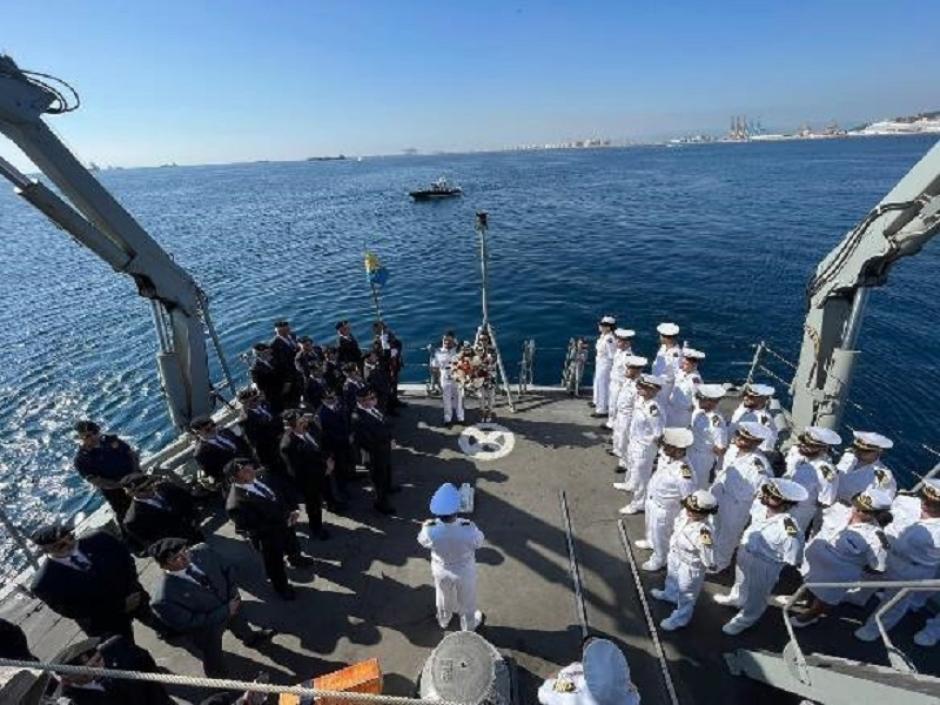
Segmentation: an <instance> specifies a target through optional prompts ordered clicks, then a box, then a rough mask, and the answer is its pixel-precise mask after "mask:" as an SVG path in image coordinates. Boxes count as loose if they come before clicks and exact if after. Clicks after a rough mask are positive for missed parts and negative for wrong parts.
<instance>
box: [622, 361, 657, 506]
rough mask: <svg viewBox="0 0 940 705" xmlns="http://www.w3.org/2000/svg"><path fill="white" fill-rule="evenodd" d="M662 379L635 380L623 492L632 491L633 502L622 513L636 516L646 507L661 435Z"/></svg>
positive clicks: (651, 377)
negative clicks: (660, 405)
mask: <svg viewBox="0 0 940 705" xmlns="http://www.w3.org/2000/svg"><path fill="white" fill-rule="evenodd" d="M662 385H663V378H662V377H659V376H657V375H651V374H645V373H644V374H642V375H640V378H639V379H638V380H637V383H636V387H637V398H636V404H635V406H634V407H633V417H632V418H631V419H630V442H629V444H628V445H627V474H626V477H625V478H624V483H625V489H626V490H627V491H629V492H633V499H632V500H631V501H630V502H629V503H627V504H626V505H625V506H623V507H621V509H620V513H621V514H637V513H639V512H642V511H643V508H644V505H645V504H646V486H647V484H648V483H649V481H650V475H651V474H652V473H653V463H654V461H655V460H656V450H657V449H658V447H659V439H660V438H661V437H662V435H663V428H664V426H663V412H662V410H661V409H660V407H659V402H657V401H656V395H657V394H658V393H659V390H660V389H662Z"/></svg>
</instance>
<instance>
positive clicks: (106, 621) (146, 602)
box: [75, 588, 166, 643]
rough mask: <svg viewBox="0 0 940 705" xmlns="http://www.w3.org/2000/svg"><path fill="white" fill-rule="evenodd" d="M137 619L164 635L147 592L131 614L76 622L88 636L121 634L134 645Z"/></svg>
mask: <svg viewBox="0 0 940 705" xmlns="http://www.w3.org/2000/svg"><path fill="white" fill-rule="evenodd" d="M142 589H143V588H141V590H142ZM135 619H136V620H137V621H139V622H140V623H141V624H145V625H147V626H148V627H150V628H151V629H153V630H154V631H155V632H157V633H161V634H162V633H163V632H164V631H165V629H166V627H165V626H164V625H163V622H161V621H160V620H159V618H158V617H157V615H155V614H154V613H153V611H152V610H151V609H150V595H148V594H147V593H146V592H144V593H143V597H142V598H141V600H140V604H138V605H137V608H136V609H134V610H133V611H131V612H124V611H122V610H118V611H114V612H101V613H98V614H94V615H91V616H90V617H84V618H79V619H76V620H75V621H76V622H78V626H80V627H81V628H82V631H84V632H85V633H86V634H87V635H88V636H100V637H106V636H112V635H114V634H120V635H121V636H123V637H125V638H127V640H128V641H130V642H131V643H134V620H135Z"/></svg>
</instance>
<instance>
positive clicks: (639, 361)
mask: <svg viewBox="0 0 940 705" xmlns="http://www.w3.org/2000/svg"><path fill="white" fill-rule="evenodd" d="M648 362H649V360H647V359H646V358H645V357H643V356H642V355H627V357H626V358H625V359H624V364H626V366H627V367H646V363H648Z"/></svg>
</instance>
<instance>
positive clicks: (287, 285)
mask: <svg viewBox="0 0 940 705" xmlns="http://www.w3.org/2000/svg"><path fill="white" fill-rule="evenodd" d="M934 141H935V140H934V139H933V138H930V137H927V136H905V137H896V138H895V137H881V138H859V139H837V140H816V141H794V142H783V143H742V144H711V145H690V146H683V147H677V148H667V147H664V146H642V147H629V148H622V149H621V148H604V149H585V150H549V151H526V152H503V153H479V154H465V155H436V156H420V155H418V156H396V157H377V158H366V159H363V160H362V161H358V160H345V161H309V162H308V161H298V162H283V163H274V162H258V163H251V164H230V165H220V166H214V165H208V166H184V167H175V166H174V167H163V168H140V169H123V170H117V169H115V170H106V171H102V172H100V173H98V174H97V176H98V178H99V180H100V181H101V182H102V183H103V184H104V186H106V187H107V188H108V189H109V190H110V191H111V192H112V193H113V194H114V195H115V196H116V197H117V198H118V199H119V201H120V202H121V203H122V204H123V205H124V206H125V207H126V208H127V209H128V210H129V211H130V212H131V213H132V214H133V215H134V216H135V217H136V218H137V219H138V221H139V222H140V223H141V224H142V225H143V226H144V228H145V229H146V230H147V231H148V232H149V233H150V234H151V235H152V236H153V237H154V238H155V239H156V240H157V241H159V242H160V243H161V245H162V246H163V247H164V248H166V250H167V251H168V252H170V253H171V255H172V257H173V258H174V260H175V261H176V262H177V263H179V264H180V265H182V266H183V267H185V268H186V269H187V270H189V272H191V273H192V275H193V276H194V277H195V279H196V280H197V281H198V282H199V283H200V285H201V286H202V287H203V288H204V289H205V291H206V292H207V293H208V295H209V297H210V301H211V303H210V306H211V312H212V316H213V318H214V321H215V324H216V327H217V329H218V332H219V334H220V336H221V340H222V343H223V346H224V349H225V350H226V353H227V356H228V358H229V360H230V362H231V364H232V367H233V369H234V372H235V374H236V377H237V380H238V382H239V383H244V382H245V381H246V379H247V363H246V357H245V353H246V352H247V351H248V350H249V349H250V347H251V345H252V344H253V343H255V342H257V341H261V340H266V339H269V338H270V337H271V335H272V332H273V331H272V324H273V322H274V321H275V320H277V319H280V318H286V319H288V320H289V321H290V322H291V324H292V326H293V328H294V329H295V330H296V331H298V332H299V333H302V334H308V335H311V336H313V337H314V338H315V339H316V340H317V341H318V342H323V343H329V342H331V341H332V340H333V339H334V338H335V332H334V324H335V322H336V321H337V320H339V319H349V320H350V321H351V322H352V324H353V329H354V332H355V333H356V335H357V336H358V338H359V340H360V341H367V340H368V339H369V338H370V335H369V329H370V323H371V321H372V320H373V318H374V315H375V312H374V306H373V300H372V296H371V291H370V288H369V286H368V284H367V281H366V277H365V273H364V269H363V253H364V252H365V251H366V250H370V251H373V252H375V253H376V254H377V255H378V256H379V258H380V259H381V261H382V263H383V264H384V265H385V266H386V268H387V269H388V271H389V275H390V276H389V279H388V282H387V283H386V285H385V286H384V287H382V288H381V290H380V292H379V293H380V304H381V308H382V312H383V315H384V317H385V319H386V321H387V322H388V323H389V324H390V325H391V326H392V328H393V329H394V330H395V331H396V332H397V334H398V335H399V337H400V338H402V340H403V341H404V343H405V361H406V368H405V372H404V379H405V380H406V381H412V382H420V381H422V380H424V379H425V378H426V376H427V368H426V363H427V352H426V348H427V346H428V345H429V344H434V343H436V342H437V341H438V340H439V338H440V336H441V334H442V333H443V331H445V330H447V329H453V330H455V331H456V332H457V334H458V336H460V337H462V338H471V337H472V336H473V333H474V330H475V327H476V326H477V325H478V324H479V323H480V320H481V307H480V270H479V259H478V241H477V235H476V233H475V231H474V222H475V214H476V212H477V211H481V210H483V211H486V212H487V213H488V221H489V231H488V243H489V249H490V261H489V308H490V318H491V321H492V324H493V326H494V328H495V331H496V334H497V338H498V342H499V345H500V348H501V350H502V354H503V357H504V358H505V361H506V369H507V373H508V375H509V377H510V378H511V379H512V380H516V379H517V377H518V374H519V363H520V359H521V351H522V345H523V342H524V341H525V340H528V339H531V340H534V341H535V344H536V354H535V381H536V383H539V384H557V383H558V382H559V381H560V378H561V372H562V366H563V360H564V354H565V348H566V346H567V343H568V340H569V339H570V338H572V337H576V336H587V337H593V336H594V335H595V334H596V322H597V320H598V319H599V317H600V316H602V315H604V314H613V315H615V316H616V317H617V319H618V322H619V323H620V325H622V326H626V327H630V328H633V329H635V330H636V331H637V336H636V344H635V348H637V349H638V350H639V351H640V352H641V353H644V354H652V353H654V351H655V348H656V335H655V326H656V324H657V323H659V322H660V321H667V320H668V321H675V322H676V323H678V324H679V325H680V327H681V333H680V338H681V339H682V340H683V341H687V342H688V344H689V345H693V346H695V347H696V348H699V349H701V350H703V351H705V352H706V354H707V358H706V360H705V361H704V364H703V366H702V374H703V377H704V378H705V379H706V381H716V382H722V381H740V380H742V379H743V378H744V376H745V375H746V374H747V370H748V365H749V362H750V360H751V358H752V356H753V353H754V345H755V344H756V343H757V342H758V341H762V340H763V341H766V342H767V344H769V345H770V346H771V347H772V348H773V349H774V350H775V351H777V352H778V353H779V354H780V355H781V356H782V357H783V358H784V359H786V360H789V361H795V360H796V358H797V355H798V352H799V346H800V342H801V335H802V322H803V318H804V313H805V306H806V302H805V294H804V290H805V285H806V282H807V280H808V278H809V277H810V275H811V274H812V272H813V271H814V268H815V266H816V264H817V263H818V262H819V260H820V259H821V258H822V257H823V256H824V255H825V254H826V253H827V252H828V251H829V250H830V249H831V248H832V247H833V246H834V245H835V244H837V243H838V242H839V241H840V239H841V238H842V237H843V235H844V234H845V233H846V231H847V230H848V229H850V228H851V227H852V226H853V225H854V224H856V223H857V222H858V221H859V220H860V219H861V218H862V217H863V216H864V215H865V214H866V213H867V212H868V211H869V210H870V209H871V208H872V207H873V206H874V205H875V204H877V203H878V201H879V200H880V199H881V198H882V197H883V196H884V194H885V193H887V191H888V190H890V189H891V187H892V186H893V185H894V184H895V183H896V182H897V181H898V179H900V178H901V177H902V176H903V175H904V174H905V172H907V170H908V169H910V167H911V166H912V165H913V164H914V163H916V162H917V160H918V159H920V158H921V157H922V156H923V155H924V154H925V153H926V152H927V151H928V149H929V148H930V147H931V146H932V145H933V143H934ZM4 156H7V157H9V156H11V155H4ZM440 176H446V177H447V178H448V179H450V180H452V181H454V182H456V183H458V184H459V185H460V186H462V187H463V189H464V195H463V197H461V198H455V199H450V200H446V201H440V202H429V203H415V202H412V200H411V199H410V198H409V197H408V195H407V194H408V191H409V190H412V189H415V188H418V187H421V186H424V185H426V184H428V183H429V182H431V181H433V180H435V179H437V178H438V177H440ZM938 271H940V247H938V246H937V245H929V246H928V247H926V248H925V250H924V251H923V252H922V253H921V254H920V255H918V256H917V257H914V258H909V259H906V260H903V261H901V262H900V263H898V265H897V266H896V268H895V269H894V270H893V271H892V272H891V275H890V281H889V283H888V284H887V285H886V286H884V287H881V288H879V289H877V290H876V291H874V292H873V295H872V296H871V297H870V304H869V307H868V310H867V314H866V317H865V323H864V328H863V331H862V334H861V338H860V348H861V351H862V353H861V356H860V359H859V364H858V366H857V368H856V373H855V377H854V385H853V388H852V397H851V398H852V402H853V404H854V405H853V406H852V407H851V409H850V410H849V412H848V414H847V417H846V423H847V424H848V426H849V427H851V428H857V429H870V430H878V431H881V432H882V433H885V434H886V435H888V436H890V437H891V438H893V439H894V440H895V443H896V447H895V449H894V450H892V451H891V452H890V454H889V455H888V456H887V461H888V463H889V465H890V466H892V467H893V468H894V469H895V471H896V472H897V473H898V474H899V475H900V476H901V478H902V484H909V483H911V482H913V481H914V480H915V479H916V475H917V474H918V473H923V472H925V471H927V470H929V469H930V468H931V467H932V466H933V465H934V463H935V462H937V460H938V459H940V458H938V457H937V451H936V450H935V449H940V439H938V438H937V437H936V419H937V417H938V415H940V400H938V395H937V390H938V389H940V373H938V362H937V361H938V357H937V352H936V351H937V349H938V346H940V332H938V330H937V329H936V328H934V326H935V325H936V322H937V321H938V320H940V276H938V275H937V272H938ZM0 300H2V302H3V305H2V309H0V428H2V429H3V431H2V438H3V443H2V451H0V452H2V455H0V498H2V502H3V508H4V510H5V512H6V513H7V514H8V515H9V517H10V518H11V520H12V521H13V522H14V523H16V524H17V525H18V526H19V527H21V528H22V529H23V530H26V531H28V530H30V529H31V528H33V527H34V526H36V525H37V524H38V523H40V522H41V521H43V520H45V519H47V518H49V517H53V516H55V517H72V516H75V515H76V514H78V515H79V516H80V515H81V514H82V513H87V512H89V511H91V510H93V509H94V508H95V507H96V506H98V504H99V503H100V499H99V497H98V496H97V495H96V494H95V492H94V491H92V490H91V488H90V487H89V486H88V485H87V484H85V483H84V482H83V481H82V480H81V479H80V478H78V477H77V475H76V474H75V472H74V470H73V467H72V459H73V456H74V452H75V448H76V444H75V440H74V437H73V433H72V425H73V424H74V422H75V421H76V420H78V419H82V418H91V419H96V420H98V421H99V422H100V423H101V424H102V425H103V426H104V428H105V429H106V430H107V431H110V432H114V433H117V434H120V435H121V436H124V437H126V438H127V439H129V440H130V441H131V442H132V443H133V444H134V445H136V446H137V447H138V448H140V449H141V451H142V452H143V453H144V454H146V453H147V452H151V451H155V450H157V449H158V448H160V447H161V445H163V444H165V443H166V442H167V441H169V440H171V439H172V438H173V437H174V431H173V429H172V427H171V425H170V423H169V419H168V416H167V413H166V409H165V405H164V402H163V399H162V397H161V393H160V386H159V383H158V380H157V374H156V368H155V353H156V349H157V339H156V336H155V333H154V330H153V325H152V321H151V314H150V306H149V304H148V303H147V302H146V301H145V300H144V299H142V298H140V297H139V296H138V295H137V293H136V289H135V287H134V285H133V282H132V281H131V280H130V279H128V278H127V277H124V276H122V275H118V274H116V273H115V272H113V271H112V270H111V269H110V268H109V267H108V266H107V265H105V264H104V263H103V262H101V261H99V260H97V259H96V258H95V256H94V255H92V254H91V253H90V252H89V251H87V250H86V249H84V248H83V247H82V246H80V245H78V244H77V243H76V242H74V241H73V240H71V239H70V237H69V236H68V235H67V234H66V233H65V232H63V231H61V230H58V229H57V228H55V227H54V226H53V225H52V224H51V223H50V222H48V221H47V220H46V219H45V218H44V217H43V216H42V215H40V214H39V213H38V212H37V211H35V210H34V209H33V208H31V207H30V206H29V205H28V204H27V203H25V202H24V201H22V200H21V199H19V198H18V197H17V196H16V195H14V194H13V193H12V191H11V190H10V189H7V188H3V189H0ZM212 366H213V370H214V371H215V373H216V374H218V364H217V362H216V361H215V360H214V359H213V361H212ZM767 367H768V370H770V371H771V373H772V374H773V375H774V376H775V377H777V378H779V379H775V378H773V377H771V376H770V375H768V374H765V373H761V379H762V381H767V382H769V383H771V384H773V385H774V386H775V387H776V388H777V390H778V392H779V396H780V397H781V400H782V401H783V402H784V403H787V399H788V397H787V393H786V382H787V381H788V380H789V379H790V377H791V375H792V370H791V369H790V368H789V367H788V366H787V365H786V363H785V362H783V361H781V360H777V359H776V358H772V359H770V360H769V362H768V363H767ZM586 411H587V409H586ZM504 423H506V425H508V426H510V427H511V426H512V419H511V416H506V417H504ZM843 437H846V438H849V437H850V431H849V430H848V428H846V429H845V430H844V431H843ZM6 539H7V537H6V536H5V534H4V533H3V530H2V529H0V540H2V541H3V542H4V545H5V546H6V549H4V550H5V551H8V550H9V544H8V542H7V540H6ZM5 560H7V557H6V556H3V555H0V562H2V561H5Z"/></svg>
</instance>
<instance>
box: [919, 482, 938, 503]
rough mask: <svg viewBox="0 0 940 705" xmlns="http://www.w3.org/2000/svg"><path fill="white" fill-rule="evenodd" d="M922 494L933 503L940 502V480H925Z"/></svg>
mask: <svg viewBox="0 0 940 705" xmlns="http://www.w3.org/2000/svg"><path fill="white" fill-rule="evenodd" d="M920 493H921V494H922V495H923V496H924V498H926V499H928V500H929V501H931V502H940V479H938V478H936V477H931V478H930V479H929V480H924V486H923V487H921V488H920Z"/></svg>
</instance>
